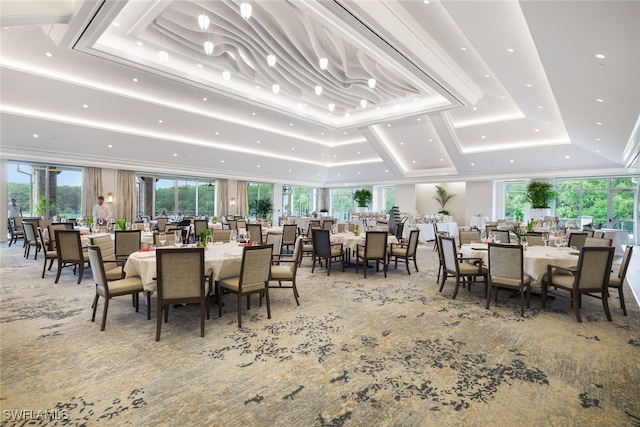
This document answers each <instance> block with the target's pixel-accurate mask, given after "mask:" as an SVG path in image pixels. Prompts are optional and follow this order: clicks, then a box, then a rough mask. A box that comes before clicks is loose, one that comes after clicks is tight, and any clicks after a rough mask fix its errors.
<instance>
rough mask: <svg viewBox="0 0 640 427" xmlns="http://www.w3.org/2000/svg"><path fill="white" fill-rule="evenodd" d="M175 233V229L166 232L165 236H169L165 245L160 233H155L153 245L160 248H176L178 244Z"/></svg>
mask: <svg viewBox="0 0 640 427" xmlns="http://www.w3.org/2000/svg"><path fill="white" fill-rule="evenodd" d="M174 233H175V229H173V230H171V231H166V232H164V234H165V235H166V236H167V240H165V242H164V244H163V243H162V242H161V241H160V233H153V244H154V245H156V247H158V248H162V247H168V246H174V245H175V243H176V237H175V234H174Z"/></svg>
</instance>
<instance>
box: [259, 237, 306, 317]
mask: <svg viewBox="0 0 640 427" xmlns="http://www.w3.org/2000/svg"><path fill="white" fill-rule="evenodd" d="M267 243H268V241H267ZM274 252H275V251H274ZM274 257H275V258H274V260H273V263H272V265H271V271H270V274H269V289H292V290H293V297H294V298H295V300H296V305H300V301H298V297H299V294H298V288H297V287H296V276H297V272H298V265H299V264H300V260H301V259H302V237H298V238H297V239H296V243H295V245H294V249H293V255H286V254H278V255H274ZM276 281H277V282H278V285H277V286H276V285H272V284H271V282H276ZM282 282H291V285H290V286H282Z"/></svg>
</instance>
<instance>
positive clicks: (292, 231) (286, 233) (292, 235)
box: [282, 224, 298, 252]
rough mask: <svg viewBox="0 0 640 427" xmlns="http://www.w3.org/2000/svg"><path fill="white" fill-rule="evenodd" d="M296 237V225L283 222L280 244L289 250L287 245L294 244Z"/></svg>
mask: <svg viewBox="0 0 640 427" xmlns="http://www.w3.org/2000/svg"><path fill="white" fill-rule="evenodd" d="M297 237H298V226H297V225H295V224H285V225H283V226H282V246H284V247H285V248H286V250H287V252H290V251H289V247H290V246H293V245H295V243H296V238H297Z"/></svg>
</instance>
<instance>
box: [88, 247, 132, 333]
mask: <svg viewBox="0 0 640 427" xmlns="http://www.w3.org/2000/svg"><path fill="white" fill-rule="evenodd" d="M87 252H88V256H89V264H90V265H91V273H92V275H93V281H94V282H95V284H96V295H95V297H94V299H93V305H92V306H91V307H92V308H93V315H92V316H91V321H92V322H95V320H96V311H97V309H98V300H99V299H100V297H102V298H104V308H103V311H102V324H101V325H100V330H101V331H104V328H105V325H106V323H107V310H108V309H109V300H110V299H111V298H114V297H119V296H122V295H131V296H132V297H133V301H134V307H135V309H136V312H138V311H139V309H140V292H144V288H143V287H142V279H140V277H128V278H122V279H120V280H113V281H111V280H108V279H107V276H106V274H105V271H104V260H103V258H102V253H101V251H100V247H99V246H97V245H88V246H87Z"/></svg>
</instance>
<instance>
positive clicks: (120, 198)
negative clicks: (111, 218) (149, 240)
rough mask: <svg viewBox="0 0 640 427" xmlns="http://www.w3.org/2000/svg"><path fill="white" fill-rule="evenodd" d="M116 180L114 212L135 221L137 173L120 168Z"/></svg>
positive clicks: (119, 216) (118, 216)
mask: <svg viewBox="0 0 640 427" xmlns="http://www.w3.org/2000/svg"><path fill="white" fill-rule="evenodd" d="M116 181H117V182H116V209H115V212H114V213H115V215H116V217H117V218H120V219H124V220H126V221H131V222H133V221H135V220H136V173H135V172H133V171H123V170H119V171H118V174H117V177H116Z"/></svg>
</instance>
